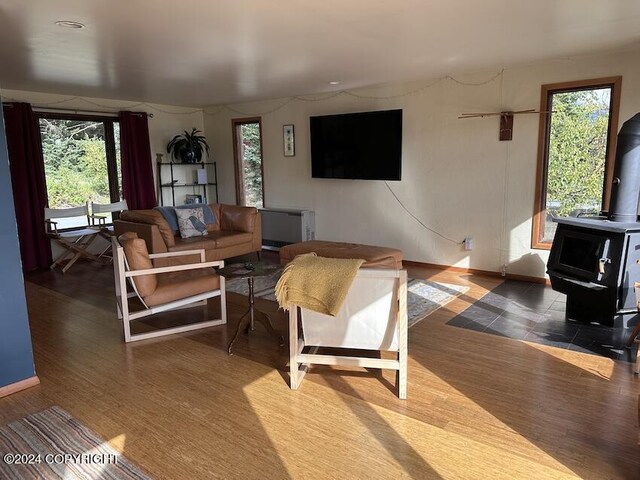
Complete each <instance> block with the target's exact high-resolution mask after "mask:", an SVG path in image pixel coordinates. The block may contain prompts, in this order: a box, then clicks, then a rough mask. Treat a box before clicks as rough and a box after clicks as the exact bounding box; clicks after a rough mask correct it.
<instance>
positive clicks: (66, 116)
mask: <svg viewBox="0 0 640 480" xmlns="http://www.w3.org/2000/svg"><path fill="white" fill-rule="evenodd" d="M34 114H35V117H36V120H37V121H38V131H40V119H41V118H45V119H49V120H84V121H90V122H96V123H97V122H100V123H102V124H103V125H104V142H105V157H106V161H107V177H108V181H109V198H110V201H111V203H116V202H119V201H120V200H122V199H121V198H120V185H119V184H118V161H117V158H116V142H115V132H114V124H115V123H120V121H119V119H118V117H116V116H109V115H92V114H84V113H82V114H81V113H71V112H70V113H63V112H47V111H44V110H36V111H34ZM40 145H42V132H40ZM45 184H46V176H45ZM47 188H48V187H47ZM48 205H49V191H48V189H47V206H48ZM112 215H113V214H112ZM113 219H114V220H115V219H116V217H114V218H113ZM87 220H88V219H87ZM107 225H111V223H109V224H107ZM83 228H86V226H79V227H70V228H64V229H60V230H59V231H62V232H66V231H73V230H81V229H83Z"/></svg>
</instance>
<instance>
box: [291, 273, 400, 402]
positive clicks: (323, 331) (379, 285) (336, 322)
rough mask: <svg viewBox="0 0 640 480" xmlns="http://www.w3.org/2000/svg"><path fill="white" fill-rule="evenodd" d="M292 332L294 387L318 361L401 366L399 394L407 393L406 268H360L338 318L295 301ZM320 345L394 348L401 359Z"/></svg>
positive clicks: (364, 348)
mask: <svg viewBox="0 0 640 480" xmlns="http://www.w3.org/2000/svg"><path fill="white" fill-rule="evenodd" d="M298 312H300V321H301V326H302V332H301V333H302V335H300V332H299V324H298ZM289 333H290V336H289V342H290V344H289V356H290V358H289V367H290V386H291V388H292V389H293V390H296V389H298V387H299V386H300V383H301V381H302V379H303V377H304V375H305V374H306V372H307V370H308V369H309V368H310V366H311V365H312V364H319V365H348V366H357V367H365V368H386V369H392V370H396V371H397V372H398V373H397V380H398V381H397V384H398V396H399V397H400V398H401V399H406V398H407V272H406V270H386V269H385V270H383V269H360V270H359V271H358V274H357V275H356V277H355V279H354V281H353V284H352V285H351V288H350V289H349V293H348V295H347V298H346V300H345V302H344V304H343V305H342V308H341V309H340V312H339V313H338V315H337V316H336V317H332V316H329V315H324V314H321V313H317V312H314V311H311V310H307V309H304V308H300V307H298V306H295V305H294V306H291V308H290V310H289ZM305 347H310V348H308V349H307V351H306V352H305V353H303V351H304V350H305ZM319 347H336V348H348V349H363V350H377V351H392V352H396V353H397V359H381V358H368V357H357V356H344V355H325V354H318V353H317V351H318V348H319Z"/></svg>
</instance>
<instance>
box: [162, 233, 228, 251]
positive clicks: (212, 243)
mask: <svg viewBox="0 0 640 480" xmlns="http://www.w3.org/2000/svg"><path fill="white" fill-rule="evenodd" d="M201 248H204V249H205V250H213V249H215V248H216V239H215V238H212V237H211V233H209V234H207V235H204V236H202V237H191V238H180V237H177V238H176V243H175V245H174V246H173V247H171V248H170V249H169V251H170V252H184V251H185V250H199V249H201Z"/></svg>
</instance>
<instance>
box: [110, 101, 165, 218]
mask: <svg viewBox="0 0 640 480" xmlns="http://www.w3.org/2000/svg"><path fill="white" fill-rule="evenodd" d="M119 116H120V155H121V158H122V192H123V195H124V198H125V200H126V201H127V205H128V207H129V209H131V210H141V209H146V208H153V207H155V206H156V191H155V187H154V183H153V165H152V163H151V145H150V143H149V125H148V123H147V114H146V113H143V112H120V114H119Z"/></svg>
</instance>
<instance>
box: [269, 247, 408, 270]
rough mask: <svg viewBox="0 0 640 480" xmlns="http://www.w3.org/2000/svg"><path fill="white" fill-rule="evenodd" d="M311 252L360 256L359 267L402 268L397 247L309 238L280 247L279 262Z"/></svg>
mask: <svg viewBox="0 0 640 480" xmlns="http://www.w3.org/2000/svg"><path fill="white" fill-rule="evenodd" d="M311 252H315V253H316V254H317V255H318V256H319V257H329V258H362V259H363V260H365V263H363V264H362V267H361V268H394V269H397V270H401V269H402V251H401V250H398V249H397V248H388V247H374V246H372V245H361V244H359V243H342V242H326V241H324V240H309V241H307V242H300V243H293V244H291V245H286V246H284V247H282V248H281V249H280V263H281V264H282V265H286V264H287V263H289V262H290V261H291V260H293V259H294V258H295V257H296V256H297V255H301V254H303V253H311Z"/></svg>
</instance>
